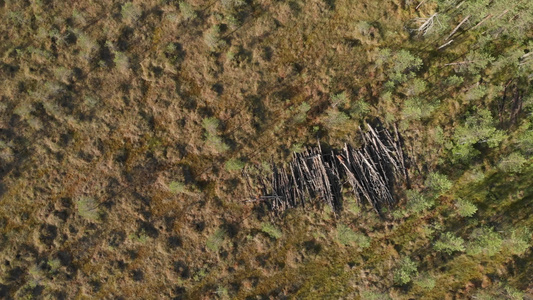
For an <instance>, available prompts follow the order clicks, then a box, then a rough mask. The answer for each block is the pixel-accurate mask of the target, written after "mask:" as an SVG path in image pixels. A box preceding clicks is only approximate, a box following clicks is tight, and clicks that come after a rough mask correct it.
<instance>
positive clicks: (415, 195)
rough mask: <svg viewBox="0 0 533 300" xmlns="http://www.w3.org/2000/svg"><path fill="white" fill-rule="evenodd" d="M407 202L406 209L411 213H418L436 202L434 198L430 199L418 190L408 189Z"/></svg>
mask: <svg viewBox="0 0 533 300" xmlns="http://www.w3.org/2000/svg"><path fill="white" fill-rule="evenodd" d="M406 196H407V204H406V209H407V211H408V212H409V213H413V214H417V213H419V212H422V211H424V210H427V209H429V208H431V207H433V205H434V204H435V202H434V201H433V200H432V199H429V198H427V197H425V196H424V195H422V194H421V193H420V192H419V191H416V190H407V191H406Z"/></svg>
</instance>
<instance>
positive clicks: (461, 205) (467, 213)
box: [455, 199, 477, 217]
mask: <svg viewBox="0 0 533 300" xmlns="http://www.w3.org/2000/svg"><path fill="white" fill-rule="evenodd" d="M455 207H457V213H458V214H459V215H460V216H461V217H471V216H473V215H474V214H475V213H476V211H477V207H476V206H475V205H474V204H473V203H472V202H470V201H467V200H463V199H457V201H456V202H455Z"/></svg>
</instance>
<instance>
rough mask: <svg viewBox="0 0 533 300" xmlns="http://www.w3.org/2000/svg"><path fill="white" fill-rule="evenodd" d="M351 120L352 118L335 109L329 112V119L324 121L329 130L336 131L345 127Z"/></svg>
mask: <svg viewBox="0 0 533 300" xmlns="http://www.w3.org/2000/svg"><path fill="white" fill-rule="evenodd" d="M349 120H350V117H349V116H348V115H347V114H345V113H344V112H341V111H338V110H337V109H335V108H330V109H328V110H327V117H326V119H325V120H324V125H326V127H327V128H329V129H336V128H339V127H341V126H344V125H345V124H346V122H348V121H349Z"/></svg>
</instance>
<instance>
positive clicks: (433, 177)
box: [425, 172, 452, 196]
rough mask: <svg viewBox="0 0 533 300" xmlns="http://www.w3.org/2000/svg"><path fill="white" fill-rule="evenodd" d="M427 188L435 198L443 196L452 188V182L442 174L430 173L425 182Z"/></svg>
mask: <svg viewBox="0 0 533 300" xmlns="http://www.w3.org/2000/svg"><path fill="white" fill-rule="evenodd" d="M425 185H426V187H427V188H429V189H430V190H431V192H433V193H434V194H435V195H436V196H440V195H443V194H444V193H446V192H447V191H448V190H450V189H451V188H452V182H451V181H450V180H448V177H447V176H446V175H444V174H440V173H437V172H432V173H430V174H429V176H428V178H427V179H426V181H425Z"/></svg>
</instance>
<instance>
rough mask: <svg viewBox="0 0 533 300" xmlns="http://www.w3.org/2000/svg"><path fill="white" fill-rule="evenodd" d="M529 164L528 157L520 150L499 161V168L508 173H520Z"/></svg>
mask: <svg viewBox="0 0 533 300" xmlns="http://www.w3.org/2000/svg"><path fill="white" fill-rule="evenodd" d="M526 164H527V159H526V158H525V157H524V156H522V154H520V153H519V152H513V153H511V154H509V155H508V156H506V157H504V158H502V159H501V160H500V162H498V169H500V170H501V171H503V172H508V173H520V171H521V170H522V169H523V168H524V166H525V165H526Z"/></svg>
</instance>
